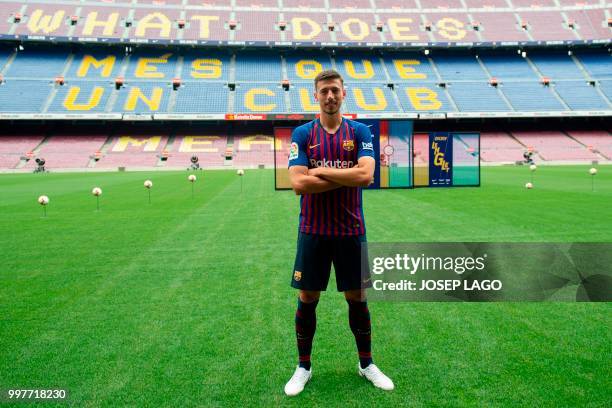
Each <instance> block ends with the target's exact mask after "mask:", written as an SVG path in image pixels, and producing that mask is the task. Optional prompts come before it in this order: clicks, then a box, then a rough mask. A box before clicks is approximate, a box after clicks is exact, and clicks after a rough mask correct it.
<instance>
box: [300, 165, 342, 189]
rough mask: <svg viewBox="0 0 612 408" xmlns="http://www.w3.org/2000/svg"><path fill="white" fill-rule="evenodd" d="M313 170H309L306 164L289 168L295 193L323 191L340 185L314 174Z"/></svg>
mask: <svg viewBox="0 0 612 408" xmlns="http://www.w3.org/2000/svg"><path fill="white" fill-rule="evenodd" d="M311 170H315V169H311ZM311 170H308V167H306V166H291V167H290V168H289V180H290V181H291V187H293V191H295V194H298V195H302V194H312V193H322V192H324V191H329V190H334V189H336V188H338V187H340V185H339V184H338V183H335V182H333V181H329V180H325V179H323V178H321V177H318V176H314V175H312V174H311Z"/></svg>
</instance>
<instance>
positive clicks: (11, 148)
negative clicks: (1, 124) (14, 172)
mask: <svg viewBox="0 0 612 408" xmlns="http://www.w3.org/2000/svg"><path fill="white" fill-rule="evenodd" d="M43 140H44V136H43V135H26V134H21V135H17V136H13V135H3V136H0V169H14V168H16V167H17V165H18V164H19V163H20V161H21V158H22V157H27V156H28V153H30V156H32V157H34V155H33V151H34V149H35V148H36V147H37V146H38V145H39V144H40V143H41V142H42V141H43Z"/></svg>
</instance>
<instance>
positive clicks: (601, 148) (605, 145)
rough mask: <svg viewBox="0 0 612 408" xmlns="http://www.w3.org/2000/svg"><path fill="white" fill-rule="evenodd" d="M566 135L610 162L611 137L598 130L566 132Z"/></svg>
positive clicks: (611, 153) (611, 158)
mask: <svg viewBox="0 0 612 408" xmlns="http://www.w3.org/2000/svg"><path fill="white" fill-rule="evenodd" d="M567 134H568V135H569V136H570V137H572V138H573V139H574V140H576V141H577V142H578V143H581V144H582V145H584V146H586V148H587V149H589V150H591V151H596V152H597V153H599V154H601V155H602V156H603V157H604V158H606V159H608V160H612V135H611V134H610V133H608V132H603V131H599V130H590V131H577V130H572V131H568V132H567Z"/></svg>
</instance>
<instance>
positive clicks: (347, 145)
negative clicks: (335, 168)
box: [342, 140, 355, 152]
mask: <svg viewBox="0 0 612 408" xmlns="http://www.w3.org/2000/svg"><path fill="white" fill-rule="evenodd" d="M342 148H343V149H344V150H346V151H347V152H350V151H353V149H355V141H354V140H345V141H344V142H342Z"/></svg>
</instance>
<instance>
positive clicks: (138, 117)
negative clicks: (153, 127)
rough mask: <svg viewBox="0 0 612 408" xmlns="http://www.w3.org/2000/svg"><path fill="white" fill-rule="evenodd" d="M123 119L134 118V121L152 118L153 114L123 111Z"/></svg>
mask: <svg viewBox="0 0 612 408" xmlns="http://www.w3.org/2000/svg"><path fill="white" fill-rule="evenodd" d="M123 120H134V121H146V120H153V115H151V114H146V115H145V114H137V113H124V114H123Z"/></svg>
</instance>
